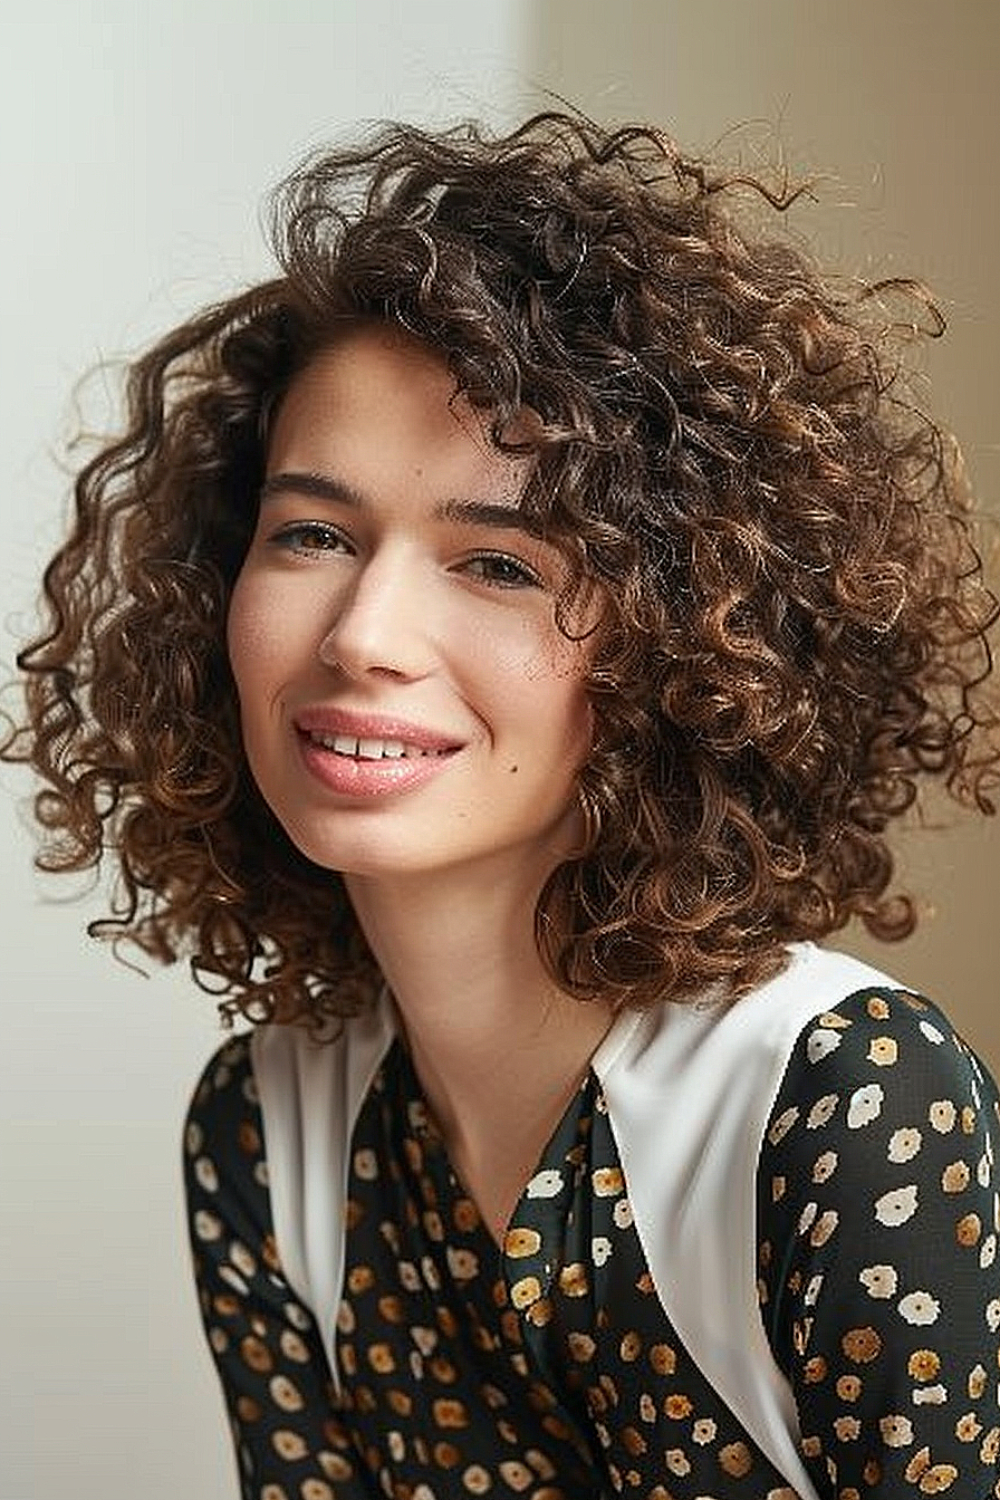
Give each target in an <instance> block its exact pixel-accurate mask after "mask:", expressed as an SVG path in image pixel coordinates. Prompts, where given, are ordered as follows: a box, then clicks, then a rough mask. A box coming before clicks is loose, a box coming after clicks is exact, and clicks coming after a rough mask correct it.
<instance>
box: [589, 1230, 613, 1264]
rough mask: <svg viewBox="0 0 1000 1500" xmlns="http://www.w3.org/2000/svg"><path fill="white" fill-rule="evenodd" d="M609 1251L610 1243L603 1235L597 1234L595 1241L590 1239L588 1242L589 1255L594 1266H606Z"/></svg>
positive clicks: (610, 1248)
mask: <svg viewBox="0 0 1000 1500" xmlns="http://www.w3.org/2000/svg"><path fill="white" fill-rule="evenodd" d="M611 1250H612V1245H611V1241H610V1240H609V1239H608V1238H607V1237H606V1236H605V1235H603V1234H599V1235H598V1236H597V1237H596V1239H592V1240H591V1242H590V1254H591V1257H592V1258H593V1262H594V1265H595V1266H603V1265H606V1264H607V1261H608V1259H609V1257H610V1255H611ZM616 1264H617V1262H616Z"/></svg>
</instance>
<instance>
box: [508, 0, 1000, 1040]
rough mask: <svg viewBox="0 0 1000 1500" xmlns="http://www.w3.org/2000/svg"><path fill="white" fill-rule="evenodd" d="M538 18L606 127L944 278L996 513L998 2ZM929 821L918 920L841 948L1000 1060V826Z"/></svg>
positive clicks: (880, 256)
mask: <svg viewBox="0 0 1000 1500" xmlns="http://www.w3.org/2000/svg"><path fill="white" fill-rule="evenodd" d="M530 16H531V36H530V40H529V43H528V55H529V58H530V59H531V63H530V64H529V65H530V66H531V67H532V68H533V76H534V77H536V78H538V79H539V80H540V81H541V82H543V83H544V84H545V85H546V86H547V87H548V88H550V89H552V90H553V91H554V92H556V93H558V94H561V95H563V96H564V97H565V98H567V99H571V100H573V101H574V102H575V103H576V104H577V105H578V106H579V107H580V108H582V109H584V110H585V111H586V112H587V113H588V114H590V115H592V116H593V117H594V118H596V119H600V120H619V121H621V120H626V119H634V118H649V119H654V120H657V121H659V122H660V123H662V124H664V125H665V126H666V127H667V128H668V129H669V130H670V131H671V132H672V133H673V134H674V135H675V136H676V137H677V139H678V140H679V141H680V143H681V144H682V145H683V146H684V147H686V148H687V149H689V150H694V151H699V152H708V153H710V154H711V153H712V151H713V149H714V148H715V147H716V145H717V143H718V144H719V146H720V148H721V149H722V150H723V151H726V152H732V151H734V150H736V149H737V148H739V149H740V150H742V152H743V156H744V160H747V161H752V160H753V157H754V153H755V152H760V153H762V154H763V155H764V156H765V157H767V158H770V159H772V160H773V159H774V158H775V156H776V155H778V154H780V155H781V156H782V157H783V158H784V159H785V160H786V161H787V163H788V165H789V167H790V168H791V170H792V171H793V173H800V174H802V175H813V174H817V175H819V176H821V177H823V178H825V180H824V181H821V182H820V183H819V184H818V192H819V195H820V200H819V202H818V203H805V204H803V205H802V207H801V209H800V210H796V211H795V213H794V215H793V222H794V225H795V228H796V230H797V231H799V232H801V233H803V234H805V235H806V236H808V237H809V238H810V239H811V240H812V241H814V242H817V243H818V244H819V245H820V246H821V248H822V250H823V252H824V253H825V254H828V255H829V256H830V257H831V258H832V259H833V260H834V261H835V262H836V263H837V264H839V265H840V266H841V267H842V268H843V269H845V270H847V271H849V272H855V271H857V272H860V273H862V274H865V275H872V276H877V275H889V276H891V275H901V276H905V275H918V276H921V277H923V278H924V279H925V280H927V281H929V282H930V284H931V285H932V287H933V288H934V290H935V292H936V293H937V295H938V296H939V298H940V300H941V303H942V306H943V308H944V311H945V313H946V315H947V317H948V321H949V331H948V335H947V337H946V338H945V339H944V340H943V341H942V342H941V343H939V344H937V345H935V346H934V347H933V348H931V349H930V350H929V352H928V354H927V356H926V359H925V361H924V365H925V369H926V372H927V377H928V381H929V386H928V390H927V397H926V399H927V401H928V402H929V403H930V406H931V409H932V410H934V411H935V412H936V413H937V414H938V415H939V416H941V417H943V418H944V419H946V420H947V421H948V422H949V423H950V424H951V425H952V426H953V427H954V428H955V430H956V431H957V432H958V434H959V437H960V439H961V441H962V445H963V448H964V451H965V455H966V460H967V462H968V464H969V467H970V469H971V472H972V476H973V479H974V481H975V484H976V486H977V489H978V491H979V494H980V496H981V497H982V502H983V504H984V505H985V506H986V507H988V508H989V510H990V511H991V513H992V515H993V517H994V519H995V520H1000V373H998V367H1000V164H998V158H1000V6H998V5H997V4H995V3H994V0H958V3H957V4H947V3H945V0H748V3H738V0H732V3H719V0H704V3H695V0H690V3H664V0H633V3H631V4H627V5H625V6H620V7H616V6H612V5H608V4H606V3H602V0H546V3H543V4H539V5H536V6H534V7H532V8H531V12H530ZM734 126H742V127H744V128H743V129H742V130H740V131H738V132H737V133H736V134H735V135H733V136H731V137H729V138H728V139H725V140H720V138H721V137H722V136H723V133H724V132H727V131H728V130H730V129H731V127H734ZM994 543H995V537H994ZM933 817H934V821H936V822H945V823H947V825H948V827H947V832H945V833H940V832H935V833H933V834H930V835H928V834H926V833H919V832H907V833H906V834H904V835H903V836H902V837H901V839H900V841H899V847H900V855H901V861H902V868H903V872H904V875H905V877H906V879H907V882H908V886H909V888H910V889H911V890H912V891H913V893H914V894H915V895H916V896H917V897H918V899H919V900H920V902H921V905H922V907H923V910H924V913H925V916H924V920H923V922H922V924H921V927H920V930H919V931H918V932H917V933H916V934H915V935H914V937H913V938H911V939H910V940H909V941H908V942H906V943H905V944H903V945H897V946H893V947H886V946H885V945H884V944H875V943H871V942H869V941H867V940H866V939H865V937H864V935H863V934H861V935H859V934H856V933H853V932H852V933H850V934H848V935H847V937H846V938H845V940H844V945H845V946H850V947H852V948H853V949H855V950H856V951H858V952H860V953H861V954H862V955H863V956H864V957H867V958H869V959H870V960H871V961H873V962H875V963H877V964H880V965H881V966H882V967H887V968H889V969H890V970H891V971H892V972H893V973H896V974H898V975H899V976H900V977H901V978H903V979H904V980H905V981H906V982H907V983H910V984H913V985H916V986H918V987H920V988H922V989H924V990H925V991H926V993H928V994H930V995H932V996H934V997H935V998H938V999H939V1000H940V1002H941V1003H942V1004H943V1005H945V1006H946V1008H947V1009H949V1010H950V1011H951V1013H952V1014H953V1015H954V1016H955V1017H956V1019H957V1020H958V1022H959V1024H960V1025H961V1026H962V1027H963V1028H964V1029H965V1031H966V1033H967V1034H968V1035H969V1036H970V1037H971V1038H972V1039H973V1040H974V1041H975V1043H976V1044H977V1046H978V1047H979V1048H980V1049H981V1050H982V1051H983V1052H984V1053H985V1054H986V1056H987V1057H988V1058H989V1059H990V1061H991V1063H992V1065H993V1066H994V1068H1000V979H998V970H1000V819H995V820H993V821H992V822H985V821H982V822H979V823H978V824H977V823H975V822H973V821H972V820H969V819H965V818H962V817H961V815H960V814H955V813H953V812H952V811H950V810H948V809H943V810H941V811H940V812H935V814H934V815H933Z"/></svg>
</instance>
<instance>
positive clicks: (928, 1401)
mask: <svg viewBox="0 0 1000 1500" xmlns="http://www.w3.org/2000/svg"><path fill="white" fill-rule="evenodd" d="M947 1400H948V1391H947V1389H946V1388H945V1387H944V1386H943V1385H925V1386H918V1387H917V1388H916V1389H915V1390H914V1392H913V1404H914V1406H943V1405H944V1404H945V1402H946V1401H947Z"/></svg>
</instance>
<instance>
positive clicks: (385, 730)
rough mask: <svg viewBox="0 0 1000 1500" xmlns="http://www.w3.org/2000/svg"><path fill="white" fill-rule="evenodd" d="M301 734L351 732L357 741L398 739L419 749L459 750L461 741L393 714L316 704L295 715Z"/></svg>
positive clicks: (348, 733)
mask: <svg viewBox="0 0 1000 1500" xmlns="http://www.w3.org/2000/svg"><path fill="white" fill-rule="evenodd" d="M294 722H295V727H296V729H298V730H299V732H300V733H301V734H321V735H325V736H328V737H333V736H334V735H338V734H342V735H350V736H352V737H353V738H354V739H356V740H401V741H402V743H403V744H404V745H416V746H417V747H418V748H419V749H421V750H458V749H459V748H460V747H461V745H462V744H463V741H462V740H460V739H456V738H455V737H454V736H453V735H448V734H442V733H441V732H440V731H439V730H436V729H430V728H428V726H427V725H425V724H414V723H412V722H411V721H410V720H409V719H397V718H396V717H395V716H394V715H392V714H372V713H358V712H355V711H354V710H352V709H346V708H330V707H327V706H326V705H322V704H319V705H317V706H316V707H313V708H303V709H300V710H299V711H298V712H297V713H296V714H295V716H294Z"/></svg>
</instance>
